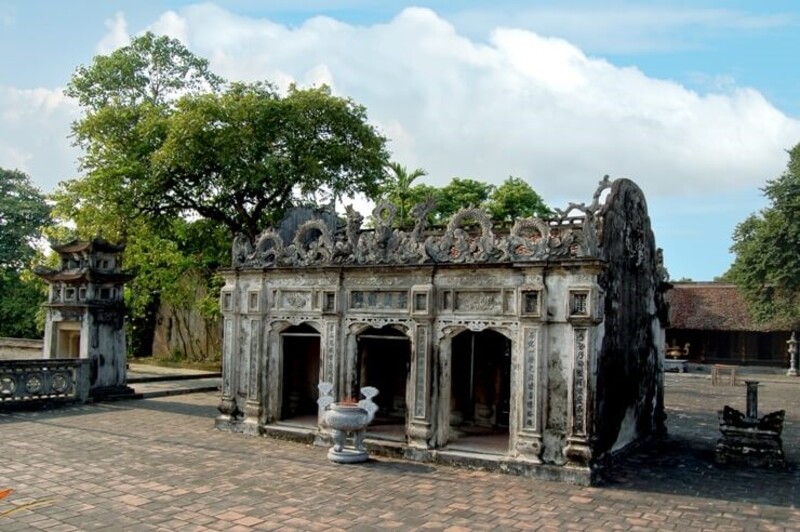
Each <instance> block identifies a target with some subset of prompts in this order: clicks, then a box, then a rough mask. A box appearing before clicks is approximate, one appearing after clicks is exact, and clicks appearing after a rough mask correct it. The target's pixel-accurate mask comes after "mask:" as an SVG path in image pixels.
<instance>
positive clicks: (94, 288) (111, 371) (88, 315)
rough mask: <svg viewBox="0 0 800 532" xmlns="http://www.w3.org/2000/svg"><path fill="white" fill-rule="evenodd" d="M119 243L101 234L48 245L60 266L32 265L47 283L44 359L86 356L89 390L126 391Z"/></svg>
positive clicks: (98, 393) (127, 276)
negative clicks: (92, 237)
mask: <svg viewBox="0 0 800 532" xmlns="http://www.w3.org/2000/svg"><path fill="white" fill-rule="evenodd" d="M124 249H125V246H124V245H114V244H111V243H109V242H106V241H105V240H103V239H101V238H95V239H94V240H91V241H85V240H74V241H72V242H68V243H66V244H62V245H58V246H53V250H54V251H56V252H57V253H58V254H59V255H60V257H61V264H60V267H59V269H57V270H51V269H49V268H44V267H41V266H38V267H36V269H35V270H34V272H35V273H36V275H38V276H39V277H41V278H42V279H44V280H45V281H47V283H48V284H49V285H50V290H49V297H48V301H47V303H45V305H44V308H45V311H46V316H45V328H44V348H43V350H44V353H43V354H44V358H45V359H88V361H89V371H90V378H89V381H90V386H91V389H90V392H89V393H90V395H92V396H94V397H106V396H118V395H130V394H132V393H133V390H132V389H131V388H130V387H128V385H127V373H126V357H125V353H126V346H125V303H124V301H123V285H124V283H126V282H128V281H129V280H131V279H132V278H133V277H134V274H133V272H130V271H124V270H122V252H123V251H124Z"/></svg>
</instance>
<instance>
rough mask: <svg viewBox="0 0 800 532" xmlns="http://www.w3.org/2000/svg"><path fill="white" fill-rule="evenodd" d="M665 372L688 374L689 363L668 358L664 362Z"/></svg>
mask: <svg viewBox="0 0 800 532" xmlns="http://www.w3.org/2000/svg"><path fill="white" fill-rule="evenodd" d="M664 371H671V372H674V373H687V372H688V371H689V362H688V361H687V360H684V359H680V358H667V359H665V360H664Z"/></svg>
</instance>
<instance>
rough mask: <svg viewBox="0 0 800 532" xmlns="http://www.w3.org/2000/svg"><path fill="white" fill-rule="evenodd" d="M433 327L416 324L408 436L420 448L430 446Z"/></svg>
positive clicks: (410, 441)
mask: <svg viewBox="0 0 800 532" xmlns="http://www.w3.org/2000/svg"><path fill="white" fill-rule="evenodd" d="M430 338H431V328H430V326H429V325H427V324H425V325H420V324H418V325H417V326H416V330H415V332H414V342H413V349H414V356H413V358H412V360H413V367H412V368H411V383H412V387H413V393H412V397H413V402H412V404H411V405H409V406H410V408H411V416H409V419H410V421H409V426H408V438H409V445H410V446H412V447H415V448H418V449H428V448H430V443H429V442H430V439H431V436H432V432H431V421H430V416H431V412H430V373H431V370H430V360H431V356H430V354H431V346H430Z"/></svg>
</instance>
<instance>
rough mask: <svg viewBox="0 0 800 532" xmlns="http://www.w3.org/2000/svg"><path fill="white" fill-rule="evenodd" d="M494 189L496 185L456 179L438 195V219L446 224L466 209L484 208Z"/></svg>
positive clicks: (440, 190)
mask: <svg viewBox="0 0 800 532" xmlns="http://www.w3.org/2000/svg"><path fill="white" fill-rule="evenodd" d="M494 189H495V188H494V185H490V184H488V183H484V182H482V181H477V180H475V179H466V178H459V177H454V178H453V180H452V181H450V182H449V183H448V184H447V185H445V186H443V187H442V188H441V189H439V193H438V194H437V195H436V217H437V219H438V220H439V221H440V222H444V221H447V219H448V218H449V217H450V216H452V215H453V214H455V213H456V212H458V211H459V210H461V209H463V208H465V207H483V205H484V203H485V202H486V201H487V200H488V199H489V196H491V195H492V192H494Z"/></svg>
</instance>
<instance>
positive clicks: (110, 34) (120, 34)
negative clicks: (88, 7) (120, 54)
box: [96, 13, 130, 55]
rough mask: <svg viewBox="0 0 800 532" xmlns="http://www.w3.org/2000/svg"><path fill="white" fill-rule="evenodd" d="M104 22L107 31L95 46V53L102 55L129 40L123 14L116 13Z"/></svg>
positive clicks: (126, 23)
mask: <svg viewBox="0 0 800 532" xmlns="http://www.w3.org/2000/svg"><path fill="white" fill-rule="evenodd" d="M105 24H106V29H107V32H106V34H105V35H104V36H103V38H102V39H101V40H100V42H99V43H97V47H96V51H97V53H98V54H103V55H105V54H110V53H111V52H113V51H114V50H116V49H117V48H119V47H121V46H125V45H126V44H128V43H129V42H130V35H128V22H127V21H126V20H125V15H124V14H122V13H117V14H116V15H114V18H112V19H108V20H106V22H105Z"/></svg>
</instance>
